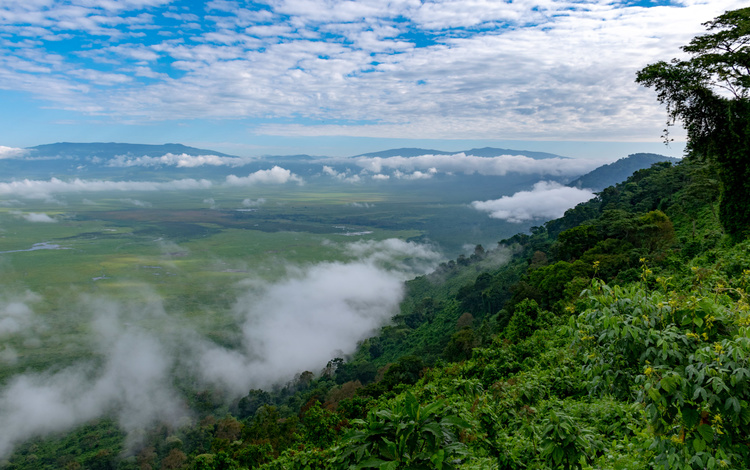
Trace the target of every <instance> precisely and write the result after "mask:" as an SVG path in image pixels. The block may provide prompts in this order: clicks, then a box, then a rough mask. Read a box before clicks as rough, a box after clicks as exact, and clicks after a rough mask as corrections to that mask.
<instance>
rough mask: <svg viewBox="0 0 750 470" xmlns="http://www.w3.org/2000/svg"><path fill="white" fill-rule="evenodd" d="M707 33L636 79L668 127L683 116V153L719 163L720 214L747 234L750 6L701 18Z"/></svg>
mask: <svg viewBox="0 0 750 470" xmlns="http://www.w3.org/2000/svg"><path fill="white" fill-rule="evenodd" d="M704 26H706V28H707V30H708V31H709V33H708V34H704V35H701V36H697V37H695V38H693V40H692V41H690V43H689V44H688V45H687V46H683V47H682V50H683V51H684V52H686V53H688V54H689V55H690V58H689V59H686V60H680V59H672V61H671V62H670V63H667V62H664V61H662V62H657V63H655V64H651V65H648V66H646V67H645V68H643V69H642V70H640V71H639V72H638V75H637V79H636V81H637V82H638V83H640V84H642V85H644V86H647V87H653V88H654V89H655V90H656V91H657V93H658V100H659V102H661V103H663V104H665V105H666V106H667V112H668V113H669V118H668V122H667V124H668V126H669V125H673V124H674V123H675V121H677V120H680V121H682V123H683V125H684V127H685V129H686V130H687V135H688V147H687V150H688V155H689V156H690V157H693V158H706V159H709V160H710V161H712V162H715V163H716V164H717V166H718V172H719V178H720V180H721V183H722V188H721V202H720V206H719V218H720V220H721V223H722V225H723V226H724V229H725V230H726V232H727V233H729V234H730V235H732V236H733V237H735V238H737V239H741V238H746V237H748V235H750V204H748V201H750V99H749V97H748V91H749V89H750V8H742V9H739V10H733V11H728V12H726V13H724V14H723V15H721V16H719V17H717V18H715V19H714V20H712V21H709V22H707V23H704Z"/></svg>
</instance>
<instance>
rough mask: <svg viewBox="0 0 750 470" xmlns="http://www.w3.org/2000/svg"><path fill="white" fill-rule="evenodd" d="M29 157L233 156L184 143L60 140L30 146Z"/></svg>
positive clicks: (87, 158)
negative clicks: (150, 143)
mask: <svg viewBox="0 0 750 470" xmlns="http://www.w3.org/2000/svg"><path fill="white" fill-rule="evenodd" d="M28 150H29V154H28V155H27V158H73V159H84V160H89V159H92V158H95V157H98V158H102V159H109V158H113V157H116V156H118V155H128V156H138V157H140V156H144V155H148V156H151V157H159V156H162V155H166V154H168V153H171V154H173V155H182V154H185V155H193V156H198V155H217V156H219V157H231V156H232V155H227V154H224V153H221V152H216V151H215V150H206V149H199V148H195V147H188V146H186V145H182V144H161V145H149V144H123V143H117V142H90V143H75V142H58V143H55V144H45V145H37V146H36V147H30V148H29V149H28Z"/></svg>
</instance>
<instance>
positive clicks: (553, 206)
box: [471, 181, 595, 223]
mask: <svg viewBox="0 0 750 470" xmlns="http://www.w3.org/2000/svg"><path fill="white" fill-rule="evenodd" d="M594 196H595V194H594V192H593V191H591V190H588V189H578V188H570V187H568V186H562V185H560V184H558V183H555V182H550V181H540V182H538V183H536V184H535V185H534V188H533V189H531V190H530V191H519V192H517V193H515V194H513V195H512V196H503V197H501V198H500V199H494V200H489V201H474V202H472V203H471V206H472V207H473V208H474V209H476V210H479V211H483V212H489V215H490V217H492V218H495V219H504V220H507V221H508V222H516V223H521V222H526V221H529V220H533V219H545V220H549V219H555V218H558V217H562V215H563V214H565V211H566V210H568V209H570V208H571V207H575V206H576V205H578V204H579V203H581V202H585V201H588V200H589V199H591V198H592V197H594Z"/></svg>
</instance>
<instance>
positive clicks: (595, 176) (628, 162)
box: [568, 153, 680, 191]
mask: <svg viewBox="0 0 750 470" xmlns="http://www.w3.org/2000/svg"><path fill="white" fill-rule="evenodd" d="M678 161H680V160H679V159H677V158H672V157H667V156H664V155H659V154H656V153H634V154H632V155H628V156H627V157H625V158H621V159H619V160H617V161H616V162H613V163H609V164H607V165H602V166H600V167H598V168H596V169H595V170H593V171H591V172H589V173H586V174H585V175H582V176H580V177H578V178H576V179H575V180H573V181H571V182H570V183H568V186H572V187H577V188H588V189H593V190H595V191H600V190H602V189H604V188H606V187H607V186H614V185H615V184H617V183H621V182H623V181H625V180H626V179H627V178H628V177H629V176H630V175H632V174H633V173H635V172H636V171H638V170H641V169H643V168H649V167H650V166H651V165H653V164H654V163H657V162H672V163H676V162H678Z"/></svg>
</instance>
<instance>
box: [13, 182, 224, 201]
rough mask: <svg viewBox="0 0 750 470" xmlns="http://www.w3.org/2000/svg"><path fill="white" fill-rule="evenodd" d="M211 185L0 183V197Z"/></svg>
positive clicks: (40, 196) (201, 183)
mask: <svg viewBox="0 0 750 470" xmlns="http://www.w3.org/2000/svg"><path fill="white" fill-rule="evenodd" d="M210 187H211V182H210V181H208V180H205V179H202V180H195V179H190V178H188V179H180V180H173V181H166V182H156V181H104V180H84V179H80V178H76V179H73V180H70V181H64V180H61V179H58V178H52V179H50V180H49V181H43V180H29V179H24V180H21V181H12V182H10V183H0V195H2V196H16V197H25V198H31V199H47V198H49V197H50V195H51V194H57V193H81V192H100V191H177V190H186V189H208V188H210Z"/></svg>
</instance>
